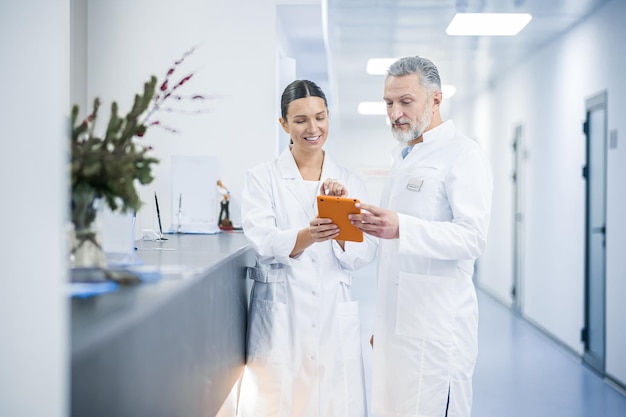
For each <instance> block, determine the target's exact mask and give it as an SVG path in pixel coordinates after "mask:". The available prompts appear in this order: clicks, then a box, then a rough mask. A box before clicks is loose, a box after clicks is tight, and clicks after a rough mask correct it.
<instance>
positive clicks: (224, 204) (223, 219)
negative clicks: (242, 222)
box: [217, 180, 233, 230]
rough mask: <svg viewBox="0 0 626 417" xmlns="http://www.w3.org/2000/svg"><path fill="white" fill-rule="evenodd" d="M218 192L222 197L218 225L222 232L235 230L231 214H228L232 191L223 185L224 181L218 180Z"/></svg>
mask: <svg viewBox="0 0 626 417" xmlns="http://www.w3.org/2000/svg"><path fill="white" fill-rule="evenodd" d="M217 190H218V191H219V193H220V194H221V195H222V200H221V201H220V215H219V217H218V222H217V225H218V226H219V228H220V229H222V230H233V224H232V222H231V221H230V214H229V213H228V203H229V200H230V191H228V188H226V186H225V185H224V183H222V180H217Z"/></svg>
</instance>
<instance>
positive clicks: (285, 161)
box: [277, 147, 346, 218]
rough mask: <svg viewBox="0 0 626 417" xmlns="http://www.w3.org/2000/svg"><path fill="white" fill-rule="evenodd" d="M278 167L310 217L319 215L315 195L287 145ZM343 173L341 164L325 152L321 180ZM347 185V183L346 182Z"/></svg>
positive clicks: (279, 159)
mask: <svg viewBox="0 0 626 417" xmlns="http://www.w3.org/2000/svg"><path fill="white" fill-rule="evenodd" d="M277 162H278V169H279V170H280V174H281V176H282V179H283V181H284V184H285V186H286V188H287V189H288V190H289V191H290V192H291V193H292V194H293V195H294V197H295V199H296V200H297V201H298V203H299V204H300V205H301V206H302V208H303V209H304V210H305V211H306V213H307V215H308V217H309V218H313V217H316V216H317V207H315V206H314V205H312V204H311V202H312V201H313V200H312V198H313V196H311V195H309V193H308V188H307V187H305V185H304V180H303V179H302V176H301V175H300V171H299V170H298V166H297V165H296V160H295V159H294V158H293V155H292V154H291V151H290V149H289V148H288V147H287V148H285V150H283V151H282V152H281V154H280V155H279V156H278V161H277ZM340 174H341V170H340V168H339V166H338V165H337V164H336V163H335V162H334V161H333V160H332V159H331V158H330V157H329V156H328V152H324V163H323V164H322V176H321V181H324V180H326V179H327V178H335V179H338V178H339V176H340ZM344 185H346V184H344Z"/></svg>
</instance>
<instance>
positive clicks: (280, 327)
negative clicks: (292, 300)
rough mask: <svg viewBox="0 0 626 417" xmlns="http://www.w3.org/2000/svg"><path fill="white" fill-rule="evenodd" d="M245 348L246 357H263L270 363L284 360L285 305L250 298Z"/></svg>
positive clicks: (286, 323)
mask: <svg viewBox="0 0 626 417" xmlns="http://www.w3.org/2000/svg"><path fill="white" fill-rule="evenodd" d="M247 346H248V352H247V354H248V357H265V358H266V359H267V360H268V361H270V362H281V361H284V360H285V358H286V346H289V337H288V314H287V305H286V304H283V303H279V302H276V301H270V300H264V299H261V298H252V301H251V303H250V317H249V322H248V343H247Z"/></svg>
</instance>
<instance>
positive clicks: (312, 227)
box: [309, 217, 339, 243]
mask: <svg viewBox="0 0 626 417" xmlns="http://www.w3.org/2000/svg"><path fill="white" fill-rule="evenodd" d="M309 234H310V236H311V240H312V241H313V242H324V241H325V240H329V239H332V238H334V237H337V235H338V234H339V228H338V227H337V225H336V224H333V223H332V220H331V219H321V218H319V217H316V218H314V219H313V220H311V221H310V222H309ZM313 242H312V243H313Z"/></svg>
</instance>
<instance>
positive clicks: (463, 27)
mask: <svg viewBox="0 0 626 417" xmlns="http://www.w3.org/2000/svg"><path fill="white" fill-rule="evenodd" d="M532 18H533V17H532V16H531V15H530V14H528V13H457V14H456V15H454V17H453V18H452V21H451V22H450V24H449V25H448V28H447V29H446V33H447V34H448V35H451V36H515V35H517V34H518V33H519V32H520V31H521V30H522V29H524V27H525V26H526V25H527V24H528V23H529V22H530V21H531V20H532Z"/></svg>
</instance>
